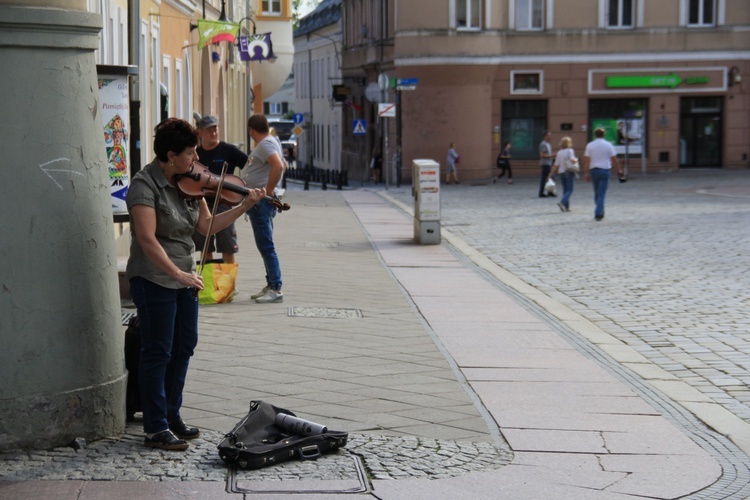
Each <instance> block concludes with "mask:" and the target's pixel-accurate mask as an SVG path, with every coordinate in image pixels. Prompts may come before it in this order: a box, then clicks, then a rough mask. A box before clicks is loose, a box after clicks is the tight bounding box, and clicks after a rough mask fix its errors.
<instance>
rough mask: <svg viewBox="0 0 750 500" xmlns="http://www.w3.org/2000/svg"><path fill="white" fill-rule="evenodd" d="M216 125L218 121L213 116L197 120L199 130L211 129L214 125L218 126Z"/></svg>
mask: <svg viewBox="0 0 750 500" xmlns="http://www.w3.org/2000/svg"><path fill="white" fill-rule="evenodd" d="M218 124H219V120H217V119H216V117H215V116H211V115H206V116H204V117H203V118H201V119H200V120H198V128H199V129H204V128H208V127H213V126H214V125H218Z"/></svg>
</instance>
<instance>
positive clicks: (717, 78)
mask: <svg viewBox="0 0 750 500" xmlns="http://www.w3.org/2000/svg"><path fill="white" fill-rule="evenodd" d="M633 66H634V67H629V68H624V67H615V66H614V65H613V67H610V68H603V67H601V66H599V67H597V68H591V67H587V66H586V65H583V64H570V65H564V64H557V65H544V66H541V67H536V68H533V69H532V68H529V69H524V68H522V67H513V68H502V69H501V70H500V71H499V73H498V81H497V82H496V85H495V89H500V90H504V92H502V94H504V95H498V96H497V97H499V99H498V101H499V103H500V106H499V108H500V109H499V110H498V111H499V113H498V115H499V116H498V121H499V130H500V140H497V138H496V140H495V141H494V145H493V146H494V148H495V151H494V154H495V155H496V154H497V153H498V152H499V150H500V146H501V144H502V143H504V142H506V141H510V142H511V143H512V144H513V158H514V160H517V161H520V163H521V164H520V165H519V166H521V167H532V166H536V165H537V164H538V152H537V147H538V144H539V142H540V141H541V138H542V135H543V132H544V130H546V129H548V130H549V131H550V132H551V133H552V140H553V146H555V145H556V144H557V143H558V142H559V140H560V139H561V138H562V137H563V136H570V137H571V138H572V139H573V141H574V144H575V147H576V148H577V149H582V148H583V147H584V146H585V144H586V143H587V142H588V141H590V140H592V138H593V131H594V129H595V128H603V129H604V130H605V138H606V139H607V140H608V141H610V142H611V143H612V144H613V145H614V146H615V150H616V151H617V153H618V155H620V156H621V158H623V159H624V160H625V162H626V164H627V165H628V167H629V171H630V172H633V171H641V172H647V171H662V170H676V169H678V168H692V167H701V168H721V167H741V166H747V148H748V136H747V134H748V132H749V130H748V127H750V124H749V123H748V120H749V119H748V111H749V110H748V109H744V110H743V109H742V108H743V107H744V108H747V106H748V103H747V102H745V100H744V99H736V100H735V99H734V98H735V95H740V94H741V89H740V88H739V87H740V85H739V84H740V83H741V78H738V75H739V74H740V69H738V68H737V67H736V66H735V67H733V66H731V65H730V64H726V65H721V64H717V65H710V64H708V63H707V62H703V63H702V64H696V66H688V65H682V66H669V65H667V64H666V63H664V64H663V65H658V67H646V66H643V67H637V65H633ZM733 87H734V88H733ZM506 89H507V90H506ZM730 107H731V111H732V112H731V113H729V112H728V108H730Z"/></svg>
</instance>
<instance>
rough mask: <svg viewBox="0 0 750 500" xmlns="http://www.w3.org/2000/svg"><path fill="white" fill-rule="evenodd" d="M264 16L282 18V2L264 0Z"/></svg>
mask: <svg viewBox="0 0 750 500" xmlns="http://www.w3.org/2000/svg"><path fill="white" fill-rule="evenodd" d="M263 14H264V15H266V16H280V15H281V0H263Z"/></svg>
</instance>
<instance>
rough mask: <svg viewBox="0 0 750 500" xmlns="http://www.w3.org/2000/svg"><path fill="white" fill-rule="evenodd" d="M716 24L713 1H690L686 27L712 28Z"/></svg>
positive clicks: (714, 2) (714, 3)
mask: <svg viewBox="0 0 750 500" xmlns="http://www.w3.org/2000/svg"><path fill="white" fill-rule="evenodd" d="M715 24H716V1H715V0H690V5H689V7H688V26H714V25H715Z"/></svg>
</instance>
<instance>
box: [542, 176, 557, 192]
mask: <svg viewBox="0 0 750 500" xmlns="http://www.w3.org/2000/svg"><path fill="white" fill-rule="evenodd" d="M555 186H556V185H555V181H553V180H552V178H551V177H550V178H549V179H547V184H545V185H544V192H545V193H547V194H555Z"/></svg>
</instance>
